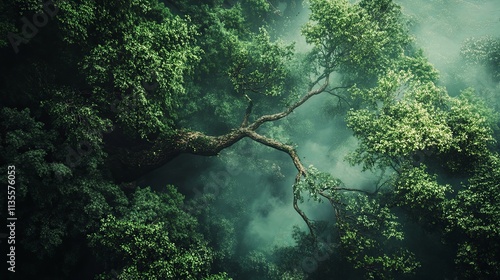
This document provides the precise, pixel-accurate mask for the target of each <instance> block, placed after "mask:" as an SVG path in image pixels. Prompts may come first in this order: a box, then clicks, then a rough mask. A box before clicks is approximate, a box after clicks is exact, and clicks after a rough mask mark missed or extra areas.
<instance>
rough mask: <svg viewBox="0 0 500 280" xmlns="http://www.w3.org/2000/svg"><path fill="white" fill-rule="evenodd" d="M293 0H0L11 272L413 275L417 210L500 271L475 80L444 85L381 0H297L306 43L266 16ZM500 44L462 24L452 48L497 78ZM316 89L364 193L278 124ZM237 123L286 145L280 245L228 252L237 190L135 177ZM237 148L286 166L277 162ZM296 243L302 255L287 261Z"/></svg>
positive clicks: (487, 148)
mask: <svg viewBox="0 0 500 280" xmlns="http://www.w3.org/2000/svg"><path fill="white" fill-rule="evenodd" d="M298 2H300V1H295V0H289V1H274V0H269V1H261V0H242V1H222V0H210V1H189V0H178V1H177V0H175V1H157V0H120V1H96V0H79V1H73V2H68V1H62V0H52V1H47V2H44V3H42V2H39V1H34V0H33V1H17V0H12V1H9V3H7V2H6V3H3V2H2V3H0V10H1V11H2V15H3V16H2V17H0V32H1V33H2V37H1V38H0V48H1V49H0V53H1V54H0V56H1V59H2V63H1V65H0V68H1V70H2V73H4V74H3V75H2V78H1V80H0V85H1V86H0V91H1V94H2V104H1V108H0V116H1V120H0V126H1V128H2V129H1V132H0V159H1V160H0V162H1V165H2V167H3V170H7V166H15V167H16V178H17V180H16V192H15V194H16V198H15V199H16V209H17V210H16V216H17V217H19V221H20V222H19V223H18V227H16V236H17V238H18V240H17V241H18V242H16V248H17V250H18V251H17V252H19V256H20V257H19V260H18V262H19V264H18V266H19V267H20V268H21V267H22V270H21V269H20V270H19V271H18V272H16V273H18V275H16V276H19V275H20V276H21V277H24V278H26V279H27V278H32V277H35V276H39V275H40V273H42V274H43V277H45V278H43V279H49V278H50V279H67V278H68V277H74V275H78V274H80V277H82V278H85V277H90V278H95V279H232V278H234V279H251V278H252V277H258V278H259V279H322V278H325V279H331V278H333V277H334V276H335V275H337V274H342V273H346V275H349V273H351V274H350V275H351V276H352V275H355V277H356V276H359V277H360V278H365V279H403V278H405V279H413V278H412V277H416V278H415V279H418V277H422V276H421V275H422V274H421V273H422V269H425V261H423V260H422V258H424V257H425V256H422V255H421V254H420V252H415V251H417V250H414V248H412V246H410V245H411V244H410V243H411V242H410V241H408V238H411V237H408V236H411V229H412V228H414V227H418V228H419V229H422V230H423V231H425V232H426V233H428V234H431V235H436V236H438V237H439V239H440V240H442V243H443V244H444V245H442V246H444V247H445V248H446V250H448V251H449V252H451V253H450V255H451V260H450V262H452V263H454V265H455V272H450V273H451V274H450V275H447V277H455V276H457V275H459V276H460V277H461V278H460V279H462V278H463V279H496V278H498V277H500V269H499V268H500V263H499V262H498V259H500V256H499V252H500V232H499V231H500V194H499V192H498V182H500V155H499V154H498V152H499V146H498V144H497V140H498V135H500V134H498V124H499V123H500V120H499V118H498V114H496V113H495V112H494V109H492V107H491V104H488V103H486V102H485V101H484V100H482V99H481V97H480V96H479V95H478V94H477V93H476V90H475V89H474V88H472V87H471V88H467V89H464V90H463V91H462V92H461V93H460V94H459V95H458V96H451V95H449V94H448V92H447V90H446V88H445V87H444V86H442V84H440V79H439V74H438V71H437V70H436V69H435V68H434V66H433V65H432V64H431V63H430V62H429V61H428V60H427V59H426V57H425V55H424V52H423V51H422V50H421V49H419V47H418V45H417V44H416V43H415V40H414V38H413V37H412V35H411V33H410V20H409V18H408V17H407V16H406V15H405V14H404V13H403V10H402V8H401V7H400V6H399V5H398V4H396V3H394V2H393V1H391V0H361V1H356V2H353V1H347V0H310V1H309V6H308V8H309V9H310V14H309V20H308V22H307V23H306V24H305V25H304V26H303V27H302V29H301V34H302V36H303V37H304V38H305V41H306V43H307V44H308V49H307V50H306V51H303V50H302V51H298V50H296V48H295V45H294V44H293V43H290V42H289V41H287V40H285V39H286V38H280V36H279V32H278V27H277V26H279V24H280V21H282V20H283V19H284V18H285V17H286V15H287V14H290V13H292V12H294V11H295V10H294V7H296V6H297V5H300V4H298ZM283 3H285V4H286V5H285V6H286V8H285V9H283V8H282V7H283V6H282V4H283ZM42 18H44V19H46V20H44V21H43V22H40V20H41V19H42ZM498 46H499V44H498V38H497V39H495V38H490V37H487V38H482V39H469V40H467V41H466V42H465V43H464V45H463V46H462V49H461V55H462V56H463V58H464V60H466V61H468V63H469V64H471V65H472V64H474V65H476V64H481V65H484V66H485V67H486V68H487V69H488V71H490V72H491V73H492V76H491V78H492V80H494V81H498V76H499V75H498V69H499V67H498V53H499V49H500V48H499V47H498ZM318 95H330V96H331V99H332V100H333V101H332V104H334V105H333V108H334V109H332V110H333V111H335V114H327V116H326V117H327V118H339V116H340V118H343V120H345V123H346V126H347V128H349V129H350V131H351V132H352V135H353V136H354V138H353V139H355V140H354V141H356V149H355V150H354V151H352V152H351V153H350V154H349V155H348V157H347V160H348V161H349V163H350V164H352V165H360V166H361V167H362V169H363V170H364V171H373V172H376V173H377V174H379V178H378V180H377V181H374V182H372V183H371V184H372V186H373V188H371V189H370V190H368V189H365V188H360V187H359V186H350V185H347V184H345V183H344V182H342V180H340V179H338V178H336V177H335V174H330V173H329V172H326V171H324V170H319V169H318V168H317V167H315V166H306V164H305V160H304V157H303V155H301V154H299V152H298V151H299V149H298V148H297V146H296V145H295V144H294V143H293V141H292V140H290V139H292V138H291V137H290V134H293V133H303V131H305V130H306V129H307V127H308V123H307V122H308V121H310V120H305V119H301V118H298V117H296V115H294V113H295V112H296V111H297V110H300V108H304V107H305V106H307V104H309V103H310V102H311V99H314V98H315V97H316V96H318ZM312 110H313V111H314V110H319V109H318V108H314V109H312ZM294 116H295V117H294ZM312 121H313V122H320V120H312ZM299 128H300V129H299ZM297 131H299V132H297ZM300 131H302V132H300ZM316 132H317V131H314V130H313V131H311V137H314V133H316ZM244 139H246V140H248V141H251V142H252V143H255V144H257V145H259V146H258V147H259V148H260V146H263V147H267V148H270V150H272V151H276V153H284V154H286V155H287V156H288V157H287V160H288V161H287V163H288V165H290V166H293V168H294V169H295V170H294V172H295V177H294V178H293V183H292V185H291V186H290V188H291V193H292V203H291V204H292V205H291V207H293V209H294V210H295V211H296V212H297V214H298V215H299V216H300V218H301V219H302V220H303V221H304V224H305V226H306V227H307V232H304V231H301V230H300V229H298V228H297V229H296V231H295V232H294V233H293V237H294V240H295V245H293V246H282V247H280V248H274V249H272V250H270V251H269V252H268V253H267V254H265V253H263V252H259V251H252V252H251V253H249V254H248V255H246V256H244V257H240V256H237V254H238V252H239V250H240V251H241V250H242V249H241V248H240V247H241V246H240V245H239V244H238V243H237V242H236V241H235V236H236V235H237V233H236V231H237V230H238V228H240V227H242V225H243V224H244V222H245V221H243V218H242V217H243V216H244V215H245V214H244V213H245V211H246V210H247V206H248V205H245V203H247V202H246V201H245V200H243V199H241V200H238V199H237V200H234V199H233V200H231V199H230V198H226V197H225V196H224V194H221V195H220V196H213V195H212V196H211V195H210V194H208V193H204V194H203V195H202V196H200V197H194V198H192V197H184V196H183V195H182V194H181V193H180V191H179V189H178V188H177V186H172V185H167V186H166V187H165V188H163V189H161V190H152V189H151V188H149V187H144V186H139V183H138V180H139V179H140V178H142V177H143V176H144V175H146V174H148V172H150V171H152V170H154V169H156V168H159V167H161V166H164V165H165V164H167V163H169V162H171V161H172V160H174V159H175V158H177V157H178V156H179V155H182V154H193V155H199V156H217V155H219V154H220V153H221V151H223V150H227V149H228V148H230V147H231V149H234V151H235V152H236V153H240V154H241V157H242V158H244V156H243V155H244V154H245V152H248V151H245V150H246V149H248V148H246V147H247V146H245V147H243V148H241V147H235V146H236V144H237V143H242V142H243V141H246V140H244ZM259 148H252V149H259ZM247 160H248V161H250V163H249V164H248V165H249V166H248V168H254V169H255V172H262V173H273V174H275V176H277V175H276V174H279V175H280V176H281V173H280V170H279V169H280V167H279V166H277V165H274V164H269V162H268V161H265V160H264V159H261V158H252V157H249V158H248V159H247ZM290 160H291V161H290ZM186 172H187V173H189V172H188V171H186ZM1 177H2V179H3V180H4V182H6V181H7V173H6V172H3V173H2V175H1ZM450 178H452V179H450ZM217 183H220V184H219V185H224V187H225V191H227V190H228V189H230V190H234V189H236V190H237V188H238V187H237V186H238V183H237V182H231V181H230V180H228V181H222V180H218V181H217ZM237 191H240V192H242V193H244V191H242V190H237ZM9 199H10V198H9ZM6 201H7V196H6V192H2V193H1V194H0V202H1V204H2V205H6V204H7V203H6ZM215 202H217V203H218V205H224V207H226V208H227V209H230V210H227V212H228V213H225V214H224V215H223V214H221V210H220V209H218V208H217V207H215V206H214V205H215V204H214V203H215ZM322 202H326V203H327V204H329V205H330V206H331V209H332V213H333V214H332V216H331V218H330V220H329V221H327V222H328V223H329V224H328V225H327V226H325V223H324V222H325V221H317V220H314V219H312V218H310V216H309V215H308V213H307V211H305V210H303V208H304V204H307V203H311V204H313V203H322ZM196 204H200V205H202V206H203V207H198V208H197V207H196ZM2 216H3V215H2ZM325 236H328V238H327V240H325ZM325 252H326V253H325ZM323 253H324V255H326V256H327V257H324V258H323V257H318V256H323V255H321V254H323ZM21 256H22V257H21ZM89 256H91V257H89ZM330 256H334V257H330ZM304 258H309V259H310V260H313V263H314V269H310V270H309V269H307V267H306V268H304V267H305V266H304V265H302V269H300V268H298V267H299V266H300V265H297V264H298V263H301V262H302V261H303V260H304ZM89 259H93V260H92V261H90V264H89V265H82V263H84V262H87V261H88V260H89ZM319 259H321V260H320V261H319ZM302 264H303V262H302ZM347 264H348V265H349V269H344V270H342V269H340V268H339V267H343V266H345V265H347ZM90 267H92V269H90ZM83 270H87V271H86V272H85V273H83V274H81V272H82V271H83ZM338 271H342V272H338ZM447 273H448V272H447Z"/></svg>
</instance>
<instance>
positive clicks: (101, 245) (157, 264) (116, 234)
mask: <svg viewBox="0 0 500 280" xmlns="http://www.w3.org/2000/svg"><path fill="white" fill-rule="evenodd" d="M182 203H183V197H182V196H181V195H180V194H179V193H177V191H176V190H175V188H174V187H172V186H168V187H167V188H166V192H165V193H155V192H152V191H151V190H150V189H149V188H144V189H137V190H136V191H135V193H134V194H133V197H132V199H131V204H130V208H129V209H128V211H126V213H125V215H124V216H122V217H121V218H117V217H116V216H113V215H109V216H107V217H106V218H104V219H102V220H101V225H100V228H99V230H98V231H97V232H95V233H92V234H90V235H89V236H88V239H89V241H90V245H91V246H92V247H94V248H95V249H96V252H97V254H98V256H99V257H100V259H101V260H103V261H104V262H105V263H106V264H107V265H109V266H111V267H112V268H114V269H115V272H116V271H119V273H118V278H119V279H122V278H123V279H201V278H203V277H204V276H208V271H209V267H210V263H211V262H212V259H213V253H212V251H211V250H210V249H209V248H208V247H207V246H206V244H205V243H204V242H203V241H202V239H201V236H200V235H199V234H198V233H197V232H196V231H195V227H196V220H195V219H194V218H193V217H191V216H190V215H189V214H188V213H185V212H184V211H183V210H182V209H181V208H180V207H181V206H182ZM110 274H111V273H109V274H108V275H110ZM220 276H221V277H222V276H223V275H220ZM102 277H104V278H105V277H106V275H102Z"/></svg>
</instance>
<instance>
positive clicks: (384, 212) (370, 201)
mask: <svg viewBox="0 0 500 280" xmlns="http://www.w3.org/2000/svg"><path fill="white" fill-rule="evenodd" d="M344 197H345V205H346V207H345V213H343V215H341V216H339V217H338V221H337V223H338V227H339V230H340V245H341V248H342V252H343V253H344V254H345V257H346V258H347V260H349V262H351V263H352V264H353V265H354V267H355V268H358V269H362V271H363V272H364V274H365V277H366V278H367V279H393V278H394V277H395V276H396V275H398V274H412V273H414V272H415V269H416V268H418V267H419V266H420V265H419V263H418V262H417V261H416V260H415V257H414V256H413V254H412V253H411V252H409V251H408V250H405V249H401V248H398V245H397V244H398V242H399V241H401V240H403V239H404V235H403V232H402V231H401V229H400V224H399V222H398V221H397V217H396V216H395V215H394V214H393V213H392V211H391V210H390V209H389V208H388V206H386V205H382V204H380V201H379V200H378V199H377V198H376V197H369V196H367V195H366V194H363V193H358V192H356V193H350V194H345V195H344Z"/></svg>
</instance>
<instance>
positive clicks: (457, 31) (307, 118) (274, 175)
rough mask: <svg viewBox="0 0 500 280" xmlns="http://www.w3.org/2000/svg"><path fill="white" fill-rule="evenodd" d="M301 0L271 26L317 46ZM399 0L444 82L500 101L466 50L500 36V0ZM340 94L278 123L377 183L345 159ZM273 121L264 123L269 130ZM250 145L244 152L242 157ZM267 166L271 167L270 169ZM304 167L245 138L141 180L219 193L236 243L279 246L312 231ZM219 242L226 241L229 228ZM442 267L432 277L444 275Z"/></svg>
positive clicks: (297, 140)
mask: <svg viewBox="0 0 500 280" xmlns="http://www.w3.org/2000/svg"><path fill="white" fill-rule="evenodd" d="M295 2H296V3H297V5H295V6H294V7H287V5H286V4H285V3H281V4H280V5H279V6H278V7H277V9H279V10H280V11H281V15H282V21H281V22H280V24H281V25H278V26H275V27H274V30H273V32H272V33H271V34H272V35H273V36H274V37H275V38H280V39H282V40H284V41H285V42H288V43H291V42H294V43H295V50H296V51H297V52H299V53H300V52H306V51H308V50H309V49H310V46H308V45H307V44H306V43H305V40H304V38H303V37H302V36H301V33H300V28H301V26H302V25H303V24H304V23H305V22H306V21H307V19H308V13H309V10H308V4H307V1H304V2H301V1H295ZM396 2H397V3H399V4H401V5H402V7H403V12H404V13H405V14H406V15H407V16H408V19H409V20H410V22H411V34H412V35H413V36H414V37H415V40H416V41H415V42H416V44H417V46H418V47H420V48H422V49H423V51H424V55H425V56H427V57H428V59H429V61H430V62H431V63H432V64H433V65H434V66H435V67H436V68H437V70H439V74H440V83H441V85H442V86H444V87H446V88H447V90H448V92H449V94H450V95H452V96H455V95H458V94H459V92H460V91H461V90H463V89H465V88H467V87H473V88H476V89H477V90H478V93H480V94H482V97H484V98H489V99H488V100H489V101H490V104H491V105H493V106H497V108H498V104H500V96H498V90H499V89H500V85H499V84H498V83H496V82H494V81H493V80H492V79H491V78H490V77H489V76H488V73H485V71H486V70H485V69H484V67H483V66H480V65H467V64H466V63H465V62H464V60H463V59H462V58H461V56H460V50H461V47H462V45H463V43H464V42H465V40H466V39H468V38H472V37H474V38H481V37H485V36H493V37H499V36H500V2H499V1H498V0H469V1H465V0H425V1H414V0H398V1H396ZM495 92H496V94H494V93H495ZM491 101H492V102H493V103H491ZM336 102H337V100H336V98H335V97H333V96H329V95H319V96H315V97H314V98H313V99H311V100H310V101H309V102H307V103H306V104H304V105H303V106H301V107H299V108H298V109H297V110H296V111H295V112H294V113H293V114H292V115H290V116H288V117H287V118H288V119H291V120H290V121H289V122H288V121H287V120H284V121H280V122H278V123H277V124H279V125H280V126H281V128H282V129H283V134H284V135H287V137H288V139H287V140H289V141H290V142H291V143H293V144H295V145H296V147H297V151H298V154H299V155H300V156H301V158H302V160H303V162H304V165H307V166H308V165H313V166H315V167H316V168H318V169H319V170H321V171H325V172H329V173H330V174H332V175H333V176H334V177H336V178H339V179H340V180H341V181H342V182H343V183H344V184H345V185H346V186H348V187H351V188H361V189H368V190H369V189H370V188H372V187H373V186H374V185H375V184H376V183H377V180H379V178H380V176H381V175H382V174H374V173H371V172H369V171H366V172H362V168H361V167H360V166H351V165H350V164H349V163H348V162H346V161H345V156H346V155H347V154H348V153H349V152H352V151H353V150H354V149H355V148H356V145H357V142H356V139H355V138H354V137H353V136H352V132H351V131H350V130H349V129H348V128H347V127H346V125H345V122H344V119H343V116H342V114H339V115H332V113H331V112H332V111H334V110H335V105H336ZM297 120H300V121H301V122H302V123H303V124H306V125H301V127H303V130H302V131H301V130H298V129H296V128H292V127H291V126H290V123H293V122H294V121H297ZM266 129H267V128H262V130H263V131H266ZM264 134H266V132H264ZM242 153H243V155H244V157H241V155H242ZM259 166H261V167H262V166H265V167H266V168H259ZM264 169H265V170H267V171H262V170H264ZM296 172H297V171H296V169H295V168H294V166H293V163H292V161H291V160H290V159H289V157H288V155H286V154H284V153H281V152H279V151H277V150H274V149H271V148H268V147H263V146H262V145H258V144H256V143H253V142H252V141H249V140H243V141H240V142H239V143H237V144H236V145H234V146H233V147H230V148H228V149H226V150H224V151H223V152H221V154H220V155H219V156H217V157H210V158H206V157H197V156H191V155H182V156H180V157H178V158H177V159H175V160H174V161H172V162H170V163H168V164H167V165H165V166H164V167H162V168H160V169H158V170H155V171H154V172H152V173H151V174H149V175H147V176H145V177H144V178H143V179H142V181H141V182H140V184H141V185H143V186H146V185H151V186H154V187H156V188H158V189H159V188H161V187H163V186H164V185H166V184H174V185H175V186H177V187H178V188H179V189H180V190H181V191H182V192H183V194H184V195H185V196H186V198H187V199H190V198H193V197H195V196H196V195H197V193H201V194H203V193H206V192H208V193H212V194H214V195H215V196H214V198H213V200H211V201H210V202H208V203H207V204H206V205H205V206H206V207H211V208H214V209H216V211H219V212H218V215H220V216H219V218H221V217H226V218H227V219H228V220H232V221H235V224H238V225H239V227H237V228H234V236H235V237H236V241H237V244H236V245H235V246H234V248H233V249H234V250H235V251H234V252H236V253H237V254H240V255H241V256H244V255H245V254H249V252H251V251H260V252H263V253H264V254H266V253H268V252H269V251H270V250H271V249H272V248H273V247H275V246H278V247H280V246H281V247H282V246H293V245H294V240H293V238H292V229H293V227H294V226H298V227H299V228H300V229H301V230H303V231H304V232H306V228H307V227H306V225H305V223H304V221H303V220H302V219H301V218H300V216H299V215H297V213H296V212H295V210H294V209H293V206H292V199H293V196H292V184H293V179H294V177H295V175H296ZM386 175H387V174H386ZM217 177H219V179H217ZM200 178H201V179H200ZM207 186H209V187H208V188H207ZM214 186H215V187H214ZM194 189H196V191H193V190H194ZM228 201H241V202H242V203H244V205H241V207H243V208H244V209H242V210H241V211H240V212H238V213H235V212H233V211H226V208H224V207H225V205H226V204H227V203H228ZM300 206H301V208H302V209H303V210H304V212H306V213H307V215H309V217H310V218H311V219H312V220H324V221H332V219H333V217H334V216H333V213H332V209H331V207H330V205H328V204H327V203H322V204H318V203H315V202H313V201H307V199H306V202H305V203H304V204H301V205H300ZM236 214H237V215H238V216H235V215H236ZM409 240H414V241H422V240H426V243H427V244H428V245H426V246H420V245H419V244H421V243H420V242H418V243H416V244H413V245H411V244H410V247H412V249H415V250H417V254H423V255H425V256H426V262H427V263H426V265H428V266H429V267H432V268H433V269H437V270H440V269H441V270H445V269H450V264H449V263H442V262H441V260H440V259H441V256H444V255H446V254H447V252H445V251H440V250H441V249H440V248H441V247H440V245H439V242H438V241H439V240H437V239H436V238H434V237H433V236H426V235H425V234H424V233H421V232H419V230H418V229H416V230H415V231H414V232H410V233H409ZM219 242H224V238H223V237H222V236H221V237H220V240H219ZM439 274H440V273H437V275H434V276H431V275H430V274H429V275H426V277H429V278H428V279H431V278H432V277H435V278H432V279H438V276H439ZM424 275H425V274H424ZM439 277H440V276H439ZM353 279H354V278H353ZM439 279H442V278H439Z"/></svg>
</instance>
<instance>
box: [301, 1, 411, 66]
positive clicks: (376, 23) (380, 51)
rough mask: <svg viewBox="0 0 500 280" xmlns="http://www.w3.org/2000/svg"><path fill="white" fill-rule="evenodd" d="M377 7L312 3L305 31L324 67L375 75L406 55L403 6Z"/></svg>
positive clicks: (369, 4)
mask: <svg viewBox="0 0 500 280" xmlns="http://www.w3.org/2000/svg"><path fill="white" fill-rule="evenodd" d="M377 2H380V1H377ZM377 4H379V3H377ZM377 4H374V3H370V2H368V1H364V2H363V3H359V4H350V3H349V2H348V1H345V0H318V1H311V11H312V14H311V16H310V22H309V23H308V24H307V25H306V26H305V27H304V29H303V30H302V32H303V34H304V36H305V38H306V41H307V42H308V43H310V44H313V46H314V52H316V53H317V57H318V59H319V63H320V65H321V66H322V67H323V68H325V69H326V70H327V71H329V72H331V71H334V70H337V69H339V68H343V70H346V71H349V72H353V73H375V72H377V71H378V70H380V69H384V68H385V67H387V66H388V65H389V64H390V58H392V57H394V56H399V55H401V54H402V53H403V47H404V45H406V44H407V43H408V42H409V39H408V36H407V35H406V33H405V32H404V30H403V27H402V25H401V24H400V23H399V21H400V12H399V7H397V6H396V5H394V4H393V3H384V4H385V7H376V8H375V7H372V6H376V5H377ZM381 6H383V5H381Z"/></svg>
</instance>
